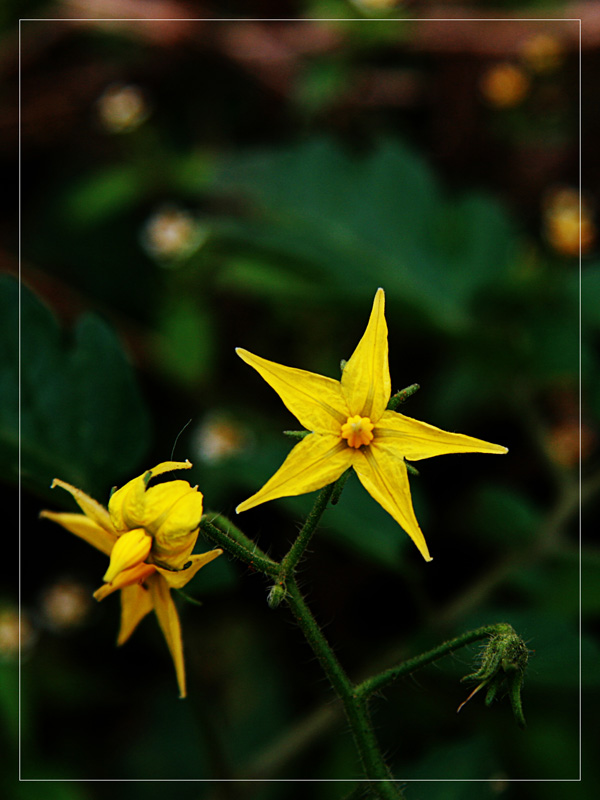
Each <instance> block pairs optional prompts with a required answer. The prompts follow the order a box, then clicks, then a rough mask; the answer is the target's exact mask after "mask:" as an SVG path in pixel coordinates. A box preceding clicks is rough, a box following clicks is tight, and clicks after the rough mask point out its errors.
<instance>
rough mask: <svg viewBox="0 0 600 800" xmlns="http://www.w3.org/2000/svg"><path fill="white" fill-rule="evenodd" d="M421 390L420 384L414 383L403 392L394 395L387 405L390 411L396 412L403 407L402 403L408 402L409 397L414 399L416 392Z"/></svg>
mask: <svg viewBox="0 0 600 800" xmlns="http://www.w3.org/2000/svg"><path fill="white" fill-rule="evenodd" d="M420 388H421V387H420V386H419V384H418V383H412V384H411V385H410V386H407V387H406V389H402V391H400V392H396V394H393V395H392V396H391V397H390V399H389V402H388V404H387V407H388V411H395V410H396V409H397V408H398V406H401V405H402V403H404V402H405V401H406V400H408V398H409V397H412V396H413V394H415V392H418V391H419V389H420Z"/></svg>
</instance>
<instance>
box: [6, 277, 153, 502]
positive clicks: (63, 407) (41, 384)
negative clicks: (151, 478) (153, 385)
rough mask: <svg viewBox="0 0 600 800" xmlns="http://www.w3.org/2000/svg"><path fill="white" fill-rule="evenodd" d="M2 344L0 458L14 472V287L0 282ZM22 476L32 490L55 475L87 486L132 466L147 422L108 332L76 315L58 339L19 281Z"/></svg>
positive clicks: (45, 312)
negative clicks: (66, 333) (65, 334)
mask: <svg viewBox="0 0 600 800" xmlns="http://www.w3.org/2000/svg"><path fill="white" fill-rule="evenodd" d="M0 311H1V313H2V322H1V323H0V324H2V326H3V328H4V331H3V334H4V335H3V337H2V339H3V342H4V346H3V349H2V357H1V362H0V373H1V374H2V375H3V379H2V383H1V384H0V389H1V390H2V402H0V460H1V463H2V468H3V470H4V473H5V475H7V477H9V478H10V479H12V480H16V478H17V474H18V438H17V431H18V427H17V403H16V399H17V387H18V382H17V380H18V354H19V350H18V341H17V339H18V324H17V320H18V313H19V297H18V284H17V283H16V281H14V280H11V279H10V278H3V279H2V280H1V281H0ZM20 344H21V458H22V463H21V475H22V478H23V481H24V483H25V485H29V486H31V487H32V488H35V489H36V490H42V489H45V488H46V487H48V486H49V484H50V482H51V481H52V479H53V478H54V477H60V478H62V479H63V480H66V481H69V482H72V483H74V484H75V485H76V486H79V487H80V488H83V489H87V490H88V491H90V490H91V489H92V488H94V487H104V489H106V487H107V486H111V485H113V484H114V483H115V481H116V480H117V479H118V478H120V477H122V476H124V475H128V474H129V473H130V472H131V471H132V470H133V469H135V468H137V466H138V464H139V462H140V459H141V458H142V456H143V455H144V453H145V451H146V449H147V446H148V440H149V435H150V430H149V419H148V413H147V411H146V408H145V405H144V403H143V400H142V397H141V394H140V391H139V388H138V386H137V383H136V379H135V376H134V373H133V370H132V367H131V365H130V363H129V362H128V360H127V358H126V356H125V354H124V352H123V350H122V347H121V344H120V342H119V341H118V339H117V338H116V336H115V334H114V333H113V332H112V330H111V329H110V328H109V327H108V325H106V323H104V322H103V321H102V320H100V319H99V318H97V317H95V316H93V315H91V314H88V315H84V316H83V317H81V319H80V320H79V322H78V323H77V325H76V326H75V329H74V331H73V333H72V336H70V337H69V341H67V342H65V341H64V340H63V336H62V334H61V331H60V329H59V327H58V325H57V322H56V320H55V318H54V316H53V315H52V313H51V312H50V310H49V309H48V308H47V307H46V306H45V305H43V304H42V303H41V302H40V301H39V300H38V299H37V298H36V297H35V295H34V294H32V292H30V291H29V290H28V289H27V288H26V287H25V286H23V287H22V297H21V342H20Z"/></svg>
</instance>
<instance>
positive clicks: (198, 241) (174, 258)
mask: <svg viewBox="0 0 600 800" xmlns="http://www.w3.org/2000/svg"><path fill="white" fill-rule="evenodd" d="M207 239H208V230H207V229H206V228H205V227H203V226H202V225H200V223H199V222H198V220H197V219H196V218H195V217H194V216H193V214H191V213H190V212H189V211H185V210H184V209H182V208H178V207H177V206H173V205H164V206H161V207H160V208H158V209H157V210H156V211H155V212H154V213H153V214H152V216H150V217H149V219H148V220H147V221H146V223H145V225H144V228H143V230H142V233H141V241H142V245H143V247H144V248H145V250H146V251H147V252H148V253H149V255H151V256H152V257H153V258H156V259H158V260H159V261H160V263H161V264H162V266H165V267H174V266H176V262H178V261H180V260H181V259H184V258H186V257H187V256H190V255H191V254H192V253H193V252H194V251H195V250H197V249H198V248H200V247H201V246H202V245H203V244H204V243H205V242H206V240H207Z"/></svg>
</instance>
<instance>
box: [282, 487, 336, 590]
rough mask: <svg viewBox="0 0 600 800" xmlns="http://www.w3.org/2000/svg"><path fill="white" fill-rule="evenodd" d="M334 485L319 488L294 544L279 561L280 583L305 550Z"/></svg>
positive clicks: (292, 570) (293, 567) (289, 573)
mask: <svg viewBox="0 0 600 800" xmlns="http://www.w3.org/2000/svg"><path fill="white" fill-rule="evenodd" d="M335 485H336V484H335V483H330V484H328V485H327V486H325V487H324V488H323V489H321V491H320V492H319V494H318V495H317V499H316V500H315V504H314V505H313V507H312V509H311V511H310V514H309V515H308V517H307V518H306V522H305V523H304V525H303V526H302V530H301V531H300V533H299V534H298V536H297V538H296V541H295V542H294V544H293V545H292V546H291V547H290V549H289V551H288V553H287V555H286V556H285V557H284V558H283V561H282V562H281V568H280V571H279V582H280V583H282V584H285V582H286V580H287V578H288V576H290V575H292V574H293V572H294V570H295V569H296V567H297V566H298V562H299V561H300V559H301V558H302V556H303V554H304V551H305V550H306V548H307V546H308V543H309V542H310V540H311V538H312V535H313V533H314V532H315V529H316V527H317V525H318V524H319V521H320V519H321V517H322V516H323V512H324V511H325V509H326V508H327V503H329V500H330V498H331V495H332V494H333V490H334V488H335Z"/></svg>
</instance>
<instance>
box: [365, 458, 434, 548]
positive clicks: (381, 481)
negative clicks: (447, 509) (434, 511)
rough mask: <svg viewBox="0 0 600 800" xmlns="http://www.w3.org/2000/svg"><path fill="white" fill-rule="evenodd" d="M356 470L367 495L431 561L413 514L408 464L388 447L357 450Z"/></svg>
mask: <svg viewBox="0 0 600 800" xmlns="http://www.w3.org/2000/svg"><path fill="white" fill-rule="evenodd" d="M355 453H356V455H355V457H354V461H353V466H354V469H355V470H356V474H357V475H358V478H359V480H360V482H361V483H362V485H363V486H364V487H365V489H366V490H367V492H369V494H370V495H371V497H373V499H374V500H376V501H377V502H378V503H379V505H380V506H382V507H383V508H384V509H385V510H386V511H387V512H388V514H391V516H392V517H393V518H394V519H395V520H396V522H397V523H398V524H399V525H401V526H402V528H404V530H405V531H406V533H408V535H409V536H410V538H411V539H412V540H413V542H414V543H415V544H416V545H417V547H418V548H419V552H420V553H421V555H422V556H423V558H424V559H425V561H431V560H432V559H431V556H430V555H429V550H428V549H427V544H426V543H425V537H424V536H423V533H422V531H421V529H420V528H419V523H418V522H417V518H416V517H415V512H414V510H413V505H412V498H411V496H410V486H409V483H408V475H407V471H406V464H405V463H404V461H402V460H401V459H398V458H396V456H395V454H394V453H393V452H390V451H389V449H388V448H387V447H386V446H385V445H380V444H376V443H373V444H372V445H371V446H370V447H366V448H364V450H356V451H355Z"/></svg>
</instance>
